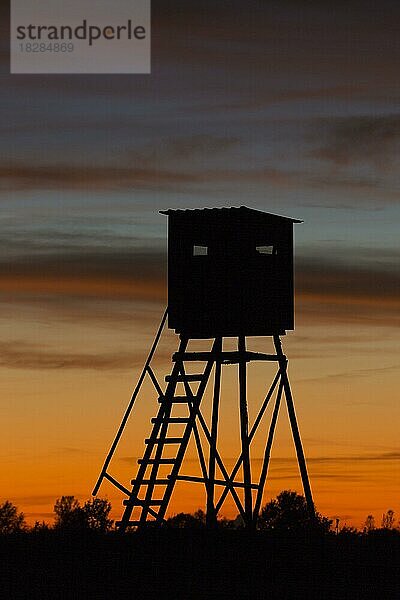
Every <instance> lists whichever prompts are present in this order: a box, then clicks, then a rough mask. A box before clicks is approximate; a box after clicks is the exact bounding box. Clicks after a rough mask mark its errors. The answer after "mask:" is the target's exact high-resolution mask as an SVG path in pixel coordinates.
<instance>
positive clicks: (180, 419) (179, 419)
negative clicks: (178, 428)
mask: <svg viewBox="0 0 400 600" xmlns="http://www.w3.org/2000/svg"><path fill="white" fill-rule="evenodd" d="M189 421H190V417H170V418H169V419H167V421H162V423H164V422H165V423H189ZM151 422H152V423H158V419H157V418H154V419H152V420H151Z"/></svg>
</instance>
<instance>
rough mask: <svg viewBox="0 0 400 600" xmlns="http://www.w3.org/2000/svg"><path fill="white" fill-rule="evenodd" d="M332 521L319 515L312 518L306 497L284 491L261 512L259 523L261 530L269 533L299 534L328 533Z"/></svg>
mask: <svg viewBox="0 0 400 600" xmlns="http://www.w3.org/2000/svg"><path fill="white" fill-rule="evenodd" d="M331 524H332V521H331V520H330V519H328V518H327V517H323V516H322V515H320V514H319V513H316V514H315V516H311V515H310V513H309V510H308V507H307V502H306V499H305V498H304V496H301V495H300V494H297V493H296V492H292V491H291V490H284V491H283V492H281V493H280V494H279V495H278V496H277V497H276V499H275V500H271V501H270V502H268V503H267V504H266V505H265V506H264V508H262V510H261V514H260V518H259V521H258V527H259V529H263V530H269V531H272V530H274V531H279V532H285V531H291V532H299V531H302V530H303V531H304V530H309V531H311V530H313V531H315V532H320V533H327V532H328V531H329V529H330V527H331Z"/></svg>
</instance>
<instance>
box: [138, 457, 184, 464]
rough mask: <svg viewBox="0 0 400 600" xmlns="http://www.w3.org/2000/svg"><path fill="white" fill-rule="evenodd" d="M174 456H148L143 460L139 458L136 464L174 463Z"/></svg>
mask: <svg viewBox="0 0 400 600" xmlns="http://www.w3.org/2000/svg"><path fill="white" fill-rule="evenodd" d="M175 461H176V458H148V459H147V460H145V459H144V458H139V460H138V464H139V465H141V464H142V463H148V464H149V465H156V464H159V465H174V464H175Z"/></svg>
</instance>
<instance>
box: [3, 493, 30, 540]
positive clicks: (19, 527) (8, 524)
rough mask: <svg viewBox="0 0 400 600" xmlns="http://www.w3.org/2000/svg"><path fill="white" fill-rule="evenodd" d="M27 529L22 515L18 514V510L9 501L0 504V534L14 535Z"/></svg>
mask: <svg viewBox="0 0 400 600" xmlns="http://www.w3.org/2000/svg"><path fill="white" fill-rule="evenodd" d="M26 528H27V525H26V522H25V516H24V513H22V512H20V513H19V512H18V508H17V507H16V506H15V505H14V504H12V502H10V501H9V500H6V501H5V502H4V503H3V504H0V534H1V535H5V534H8V533H16V532H19V531H25V530H26Z"/></svg>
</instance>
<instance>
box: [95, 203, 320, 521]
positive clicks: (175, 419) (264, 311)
mask: <svg viewBox="0 0 400 600" xmlns="http://www.w3.org/2000/svg"><path fill="white" fill-rule="evenodd" d="M161 212H162V213H163V214H166V215H168V239H169V242H168V296H169V301H168V307H167V308H166V310H165V312H164V316H163V318H162V320H161V323H160V326H159V329H158V331H157V334H156V336H155V338H154V341H153V344H152V346H151V349H150V351H149V355H148V357H147V360H146V362H145V365H144V367H143V370H142V372H141V375H140V377H139V380H138V383H137V385H136V388H135V390H134V391H133V394H132V397H131V399H130V402H129V404H128V407H127V409H126V411H125V414H124V416H123V418H122V421H121V424H120V426H119V428H118V431H117V433H116V436H115V438H114V440H113V442H112V445H111V448H110V450H109V452H108V454H107V456H106V459H105V462H104V465H103V468H102V470H101V473H100V475H99V478H98V480H97V483H96V485H95V488H94V490H93V495H96V494H97V493H98V491H99V488H100V486H101V484H102V482H103V481H104V480H106V481H108V482H109V483H111V484H112V485H113V486H114V487H116V488H117V489H118V490H119V491H120V492H122V493H123V494H124V495H125V496H126V498H125V500H124V501H123V505H124V506H125V509H124V512H123V515H122V519H121V521H117V523H116V526H117V527H118V528H119V530H120V531H126V530H127V529H129V528H132V527H133V528H136V529H142V528H144V527H147V526H151V527H155V526H157V527H158V526H160V527H161V526H163V525H164V524H165V521H166V518H167V517H166V515H167V510H168V508H169V503H170V500H171V497H172V495H173V493H174V490H175V488H176V485H177V484H178V485H179V484H181V483H182V482H183V483H185V484H186V483H188V482H189V483H191V484H192V483H193V484H194V485H198V484H200V485H202V486H203V488H204V492H205V495H206V523H207V526H208V527H216V526H217V517H218V514H219V512H220V510H221V507H222V506H223V505H224V502H225V500H226V498H227V497H228V496H230V497H231V500H233V502H234V505H235V507H236V509H237V510H238V511H239V514H240V515H241V517H242V519H243V522H244V524H245V526H246V527H247V528H248V529H253V528H255V527H257V523H258V517H259V514H260V510H261V506H262V502H263V501H264V491H265V486H266V482H267V476H268V470H269V464H270V456H271V449H272V444H273V440H274V435H275V429H276V424H277V420H278V414H279V411H280V407H281V403H283V401H284V400H285V402H286V407H287V414H288V417H289V421H290V426H291V430H292V435H293V442H294V445H295V449H296V454H297V462H298V466H299V471H300V476H301V480H302V484H303V490H304V494H305V498H306V501H307V507H308V510H309V515H310V517H311V518H314V515H315V511H314V503H313V499H312V492H311V487H310V482H309V478H308V472H307V465H306V461H305V456H304V452H303V446H302V442H301V438H300V432H299V428H298V424H297V418H296V413H295V408H294V402H293V397H292V392H291V387H290V383H289V378H288V372H287V366H288V360H287V357H286V356H285V354H284V353H283V349H282V343H281V339H280V335H281V334H284V333H285V331H286V330H288V329H293V328H294V307H293V304H294V303H293V224H294V223H301V221H298V220H297V219H290V218H288V217H280V216H277V215H273V214H270V213H265V212H261V211H258V210H253V209H250V208H246V207H244V206H242V207H240V208H218V209H217V208H212V209H208V208H205V209H201V210H198V209H195V210H166V211H161ZM167 317H168V325H169V327H170V328H171V329H175V331H176V332H177V333H178V334H179V346H178V348H177V351H176V352H174V353H173V354H172V356H171V362H172V365H171V367H170V370H169V372H168V374H166V375H165V376H164V380H165V384H164V383H162V382H161V380H160V379H159V376H158V375H157V368H159V367H160V365H158V366H156V361H155V360H154V361H153V358H154V357H155V354H156V351H157V347H158V343H159V341H160V338H161V336H162V333H163V331H164V328H165V325H166V322H167ZM247 336H266V337H271V338H272V344H273V346H272V348H273V351H272V353H271V351H269V352H268V351H267V352H259V351H257V352H255V351H251V350H250V349H249V348H248V345H247V342H248V340H247V339H246V338H247ZM226 337H237V349H235V345H234V344H232V340H229V343H228V344H225V338H226ZM193 338H197V339H196V340H195V342H194V343H193V342H192V340H193ZM210 338H211V339H212V340H213V341H212V343H211V344H210V342H209V341H208V340H209V339H210ZM199 340H203V341H201V342H200V341H199ZM204 340H206V341H204ZM264 342H265V343H266V344H268V340H264ZM269 345H270V344H269ZM232 346H233V348H234V349H233V350H232ZM202 348H203V349H202ZM250 363H258V364H259V365H261V366H262V367H263V369H264V370H265V374H266V375H267V370H268V369H269V368H271V367H272V368H273V369H274V370H275V369H277V370H276V373H275V376H274V377H273V379H272V383H270V384H269V385H268V387H267V391H266V394H265V396H264V399H263V400H262V401H261V403H260V404H259V405H258V408H257V405H256V407H252V408H256V411H255V413H254V414H255V415H256V416H255V418H254V420H252V422H251V421H250V418H249V417H250V415H251V414H252V412H253V411H252V412H250V414H249V411H248V402H249V397H248V375H249V372H248V371H249V370H248V366H249V364H250ZM153 365H154V366H153ZM226 369H228V370H229V369H231V372H232V369H233V370H235V369H236V376H237V382H238V398H237V400H238V411H237V412H238V420H237V435H238V437H239V441H240V448H239V452H240V454H239V456H238V458H237V460H236V462H235V463H234V466H233V467H232V465H231V464H230V463H231V462H232V459H229V464H228V463H226V462H225V461H224V459H223V456H222V452H221V450H220V437H222V436H221V433H222V431H221V430H220V418H221V416H222V415H224V414H225V415H226V412H221V410H220V408H221V406H222V404H224V403H227V404H225V406H228V407H229V414H232V410H234V402H235V400H234V398H233V397H232V390H231V389H230V390H229V393H228V394H224V393H223V377H222V371H223V370H226ZM251 373H253V371H252V372H251ZM271 375H272V372H271ZM146 377H148V378H149V379H150V381H151V383H152V385H153V389H154V390H155V392H156V394H157V403H158V408H157V409H156V410H155V417H154V418H152V419H151V423H152V425H151V430H150V435H149V437H147V438H146V439H145V441H144V449H143V454H142V455H141V458H139V459H138V461H137V462H138V467H137V469H136V473H135V476H134V478H133V479H132V480H131V481H130V485H129V484H126V483H122V482H121V481H120V478H119V477H118V479H116V477H115V476H114V475H112V474H111V473H110V464H111V461H112V459H113V457H114V454H115V451H116V449H117V446H118V444H119V442H120V439H121V436H122V434H123V432H124V429H125V426H126V424H127V422H128V419H129V417H130V415H131V412H132V409H133V406H134V404H135V401H136V399H137V397H138V395H139V392H140V390H141V389H142V387H144V386H143V382H144V380H145V378H146ZM146 388H147V386H146V387H144V389H146ZM147 390H148V388H147ZM147 393H148V391H147V392H146V394H147ZM147 400H148V397H147ZM207 402H208V403H209V404H208V406H207ZM251 402H252V403H253V398H251ZM272 405H273V408H272ZM268 421H269V423H270V424H269V426H268V424H267V422H268ZM232 427H234V424H233V422H232V421H230V423H229V431H230V435H231V436H232V434H233V431H234V429H233V430H232ZM258 434H259V440H258V442H257V443H258V444H259V443H260V441H261V440H260V438H263V440H262V441H261V443H262V444H263V445H264V444H265V450H264V456H263V458H262V461H260V460H259V459H258V460H257V461H252V453H253V452H254V453H256V456H257V457H259V456H260V446H259V445H258V446H257V445H256V443H255V442H254V438H255V437H256V436H257V435H258ZM190 445H191V448H192V449H191V452H192V453H193V452H194V453H195V456H196V455H197V460H196V458H195V459H194V461H193V460H192V459H190V460H188V461H186V455H187V453H188V452H187V450H188V448H190ZM189 454H190V450H189ZM186 468H190V470H191V471H192V469H194V472H193V471H192V472H191V473H187V472H186Z"/></svg>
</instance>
